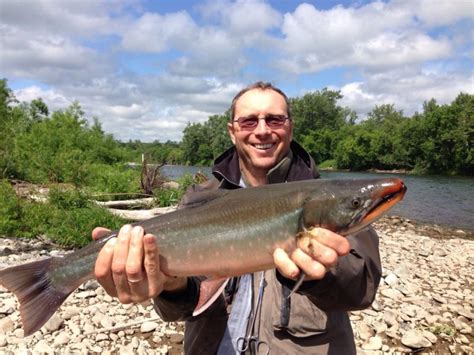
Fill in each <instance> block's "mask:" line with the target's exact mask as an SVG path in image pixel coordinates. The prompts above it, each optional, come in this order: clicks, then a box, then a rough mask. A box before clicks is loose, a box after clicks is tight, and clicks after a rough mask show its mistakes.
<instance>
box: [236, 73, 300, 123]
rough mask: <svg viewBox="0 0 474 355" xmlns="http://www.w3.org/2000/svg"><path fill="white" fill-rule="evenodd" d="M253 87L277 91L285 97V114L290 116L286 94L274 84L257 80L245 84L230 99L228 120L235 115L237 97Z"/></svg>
mask: <svg viewBox="0 0 474 355" xmlns="http://www.w3.org/2000/svg"><path fill="white" fill-rule="evenodd" d="M254 89H260V90H273V91H275V92H277V93H279V94H280V95H281V96H283V98H284V99H285V102H286V107H287V114H288V117H289V118H291V115H290V101H289V100H288V97H287V96H286V94H285V93H284V92H283V91H282V90H281V89H279V88H277V87H276V86H273V85H272V84H271V83H269V82H264V81H257V82H255V83H253V84H250V85H248V86H246V87H245V88H243V89H242V90H240V91H239V92H238V93H237V95H235V96H234V98H233V99H232V104H231V105H230V120H231V121H233V120H234V115H235V104H236V103H237V101H238V100H239V98H240V97H241V96H242V95H243V94H245V93H246V92H247V91H250V90H254Z"/></svg>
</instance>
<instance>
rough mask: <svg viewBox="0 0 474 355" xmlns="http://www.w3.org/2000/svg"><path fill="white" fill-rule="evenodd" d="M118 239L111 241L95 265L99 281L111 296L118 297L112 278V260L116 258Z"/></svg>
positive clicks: (103, 249) (100, 253) (101, 252)
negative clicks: (115, 251)
mask: <svg viewBox="0 0 474 355" xmlns="http://www.w3.org/2000/svg"><path fill="white" fill-rule="evenodd" d="M116 243H117V238H112V239H110V240H109V241H108V242H107V243H106V244H105V245H104V247H103V248H102V250H101V251H100V252H99V255H98V256H97V261H96V263H95V268H94V273H95V277H96V279H97V281H98V282H99V283H100V284H101V285H102V287H103V288H104V289H105V292H107V293H108V294H109V295H110V296H113V297H117V291H116V289H115V284H114V280H113V278H112V272H111V268H112V260H113V257H114V250H115V244H116Z"/></svg>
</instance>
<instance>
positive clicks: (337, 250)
mask: <svg viewBox="0 0 474 355" xmlns="http://www.w3.org/2000/svg"><path fill="white" fill-rule="evenodd" d="M350 248H351V247H350V244H349V242H348V240H347V239H346V238H344V237H343V236H340V235H338V234H336V233H334V232H331V231H329V230H327V229H324V228H314V229H312V230H310V231H308V232H306V233H304V234H303V235H302V236H300V237H299V238H298V240H297V248H296V249H295V250H294V251H292V252H291V253H290V255H288V254H287V253H286V252H285V251H284V250H283V249H276V250H275V252H274V254H273V259H274V262H275V265H276V267H277V268H278V270H279V271H280V273H281V274H282V275H283V276H285V277H287V278H290V279H296V278H297V276H298V275H299V273H300V272H301V271H303V272H304V273H305V274H306V278H305V279H306V280H318V279H322V278H323V277H324V275H325V274H326V272H327V270H328V269H329V268H330V267H331V266H334V265H335V264H337V261H338V258H339V257H340V256H344V255H347V254H348V253H349V252H350Z"/></svg>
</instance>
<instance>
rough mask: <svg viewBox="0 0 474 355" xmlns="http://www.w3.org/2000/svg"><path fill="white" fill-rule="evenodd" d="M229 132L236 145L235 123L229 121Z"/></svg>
mask: <svg viewBox="0 0 474 355" xmlns="http://www.w3.org/2000/svg"><path fill="white" fill-rule="evenodd" d="M227 132H229V136H230V139H231V141H232V143H233V144H234V145H235V132H234V125H233V124H232V123H227Z"/></svg>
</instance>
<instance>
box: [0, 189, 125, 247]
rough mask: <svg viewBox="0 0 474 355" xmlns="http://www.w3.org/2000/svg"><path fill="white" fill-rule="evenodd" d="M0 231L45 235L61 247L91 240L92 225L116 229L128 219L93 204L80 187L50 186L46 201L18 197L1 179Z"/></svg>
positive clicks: (1, 232) (28, 236)
mask: <svg viewBox="0 0 474 355" xmlns="http://www.w3.org/2000/svg"><path fill="white" fill-rule="evenodd" d="M0 206H1V207H0V235H4V236H10V237H12V236H15V237H26V238H35V237H37V236H45V237H46V238H48V239H49V240H51V241H52V242H53V243H55V244H58V245H61V246H63V247H70V248H72V247H81V246H84V245H86V244H88V243H89V242H90V241H91V231H92V229H93V228H94V227H97V226H104V227H107V228H110V229H117V228H119V227H120V226H122V225H123V224H124V223H126V222H127V221H126V220H124V219H122V218H119V217H117V216H115V215H113V214H111V213H110V212H109V211H107V210H106V209H104V208H101V207H99V206H96V205H94V204H93V203H92V202H91V201H90V200H89V196H88V195H87V194H86V193H85V192H83V191H80V190H75V189H73V190H60V189H55V188H52V189H51V191H50V193H49V199H48V202H47V203H36V202H32V201H28V200H22V199H20V198H18V197H17V196H16V194H15V191H14V190H13V188H12V187H11V186H10V184H9V183H8V181H6V180H3V181H0Z"/></svg>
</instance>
